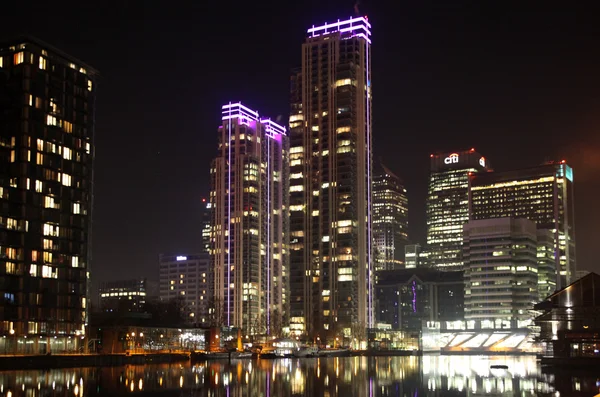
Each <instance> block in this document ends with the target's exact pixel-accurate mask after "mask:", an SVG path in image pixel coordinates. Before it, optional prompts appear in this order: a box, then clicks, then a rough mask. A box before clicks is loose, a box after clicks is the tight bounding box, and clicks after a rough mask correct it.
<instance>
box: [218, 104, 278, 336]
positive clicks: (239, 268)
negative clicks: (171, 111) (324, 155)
mask: <svg viewBox="0 0 600 397" xmlns="http://www.w3.org/2000/svg"><path fill="white" fill-rule="evenodd" d="M222 113H223V114H222V125H221V126H220V127H219V139H218V144H219V154H218V156H217V158H216V159H215V160H214V162H213V165H212V168H211V181H212V191H211V196H210V203H211V207H212V208H211V210H212V212H213V214H212V219H213V223H212V232H211V240H212V241H211V251H212V257H213V269H214V272H213V274H212V277H214V280H213V282H214V286H215V287H214V288H215V289H214V303H213V305H214V306H215V307H214V308H213V309H214V310H216V312H217V313H216V316H217V317H219V318H222V323H223V325H225V326H230V327H241V328H243V330H244V332H246V333H249V334H251V333H257V332H259V330H260V331H262V330H265V331H266V332H267V333H269V332H270V326H271V323H272V321H271V317H272V316H277V318H276V322H277V324H282V319H283V323H285V322H287V319H288V316H289V291H290V289H289V278H288V277H289V273H288V272H289V270H288V263H289V259H288V258H289V256H288V236H289V234H288V230H289V227H288V218H289V217H288V198H289V196H288V180H289V176H288V148H287V146H288V137H287V136H286V130H285V128H284V127H282V126H280V125H278V124H276V123H274V122H272V121H271V120H270V119H265V118H260V117H259V115H258V112H255V111H253V110H251V109H249V108H247V107H245V106H244V105H242V104H241V103H229V104H227V105H224V106H223V112H222ZM213 314H214V313H213Z"/></svg>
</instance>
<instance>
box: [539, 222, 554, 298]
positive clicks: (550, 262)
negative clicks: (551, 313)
mask: <svg viewBox="0 0 600 397" xmlns="http://www.w3.org/2000/svg"><path fill="white" fill-rule="evenodd" d="M537 262H538V294H539V300H540V301H541V300H544V299H546V298H547V297H549V296H550V295H552V294H553V293H554V292H555V291H556V262H555V261H554V233H552V230H548V229H539V228H538V230H537Z"/></svg>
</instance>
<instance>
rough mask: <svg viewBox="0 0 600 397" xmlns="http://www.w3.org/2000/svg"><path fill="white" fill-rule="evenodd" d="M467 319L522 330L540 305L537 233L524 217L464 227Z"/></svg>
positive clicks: (485, 220)
mask: <svg viewBox="0 0 600 397" xmlns="http://www.w3.org/2000/svg"><path fill="white" fill-rule="evenodd" d="M463 250H464V256H463V258H464V269H465V320H479V321H482V322H484V321H488V322H492V323H494V324H495V323H499V324H500V325H502V326H503V327H506V328H521V327H522V326H526V325H527V322H528V321H530V320H531V319H532V312H531V310H532V308H533V305H534V304H535V303H537V302H538V296H539V295H538V262H537V230H536V227H535V223H533V222H531V221H530V220H528V219H524V218H516V219H515V218H496V219H483V220H474V221H469V222H468V223H466V224H465V225H464V246H463Z"/></svg>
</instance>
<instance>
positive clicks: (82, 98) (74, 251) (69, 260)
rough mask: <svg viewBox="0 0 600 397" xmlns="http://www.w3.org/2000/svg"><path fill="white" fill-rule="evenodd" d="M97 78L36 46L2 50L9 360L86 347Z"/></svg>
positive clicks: (1, 289)
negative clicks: (15, 356)
mask: <svg viewBox="0 0 600 397" xmlns="http://www.w3.org/2000/svg"><path fill="white" fill-rule="evenodd" d="M96 76H97V72H96V71H95V70H94V69H92V68H91V67H89V66H87V65H85V64H83V63H82V62H81V61H78V60H77V59H75V58H73V57H71V56H70V55H67V54H65V53H63V52H62V51H60V50H58V49H56V48H54V47H52V46H50V45H48V44H46V43H44V42H42V41H39V40H37V39H31V38H23V39H19V40H15V41H8V42H3V43H0V91H1V92H4V93H5V94H7V95H8V94H9V93H10V95H9V96H10V98H9V97H6V99H7V101H5V102H4V103H3V105H2V113H3V115H2V116H0V131H1V136H0V156H1V157H2V165H3V166H2V170H1V174H0V223H1V224H2V225H3V230H2V233H0V279H1V280H2V283H0V284H1V286H0V293H1V294H2V296H3V299H4V301H3V303H2V310H0V331H1V332H2V333H3V334H4V335H5V336H7V338H4V340H3V342H2V343H5V346H1V345H0V348H3V349H4V351H5V352H7V351H8V352H11V351H12V352H17V353H28V354H45V353H46V352H50V351H52V352H56V351H64V350H73V351H75V350H78V349H79V348H83V345H82V339H81V336H83V335H84V334H85V331H86V330H85V325H86V323H87V310H88V308H89V304H88V303H89V300H88V297H89V283H88V278H89V272H90V263H89V260H90V244H89V243H90V230H91V214H92V206H91V204H92V191H93V178H92V175H93V173H92V167H93V158H94V147H93V142H94V138H93V137H94V106H95V95H96V84H95V83H96ZM8 99H10V100H8ZM43 336H44V337H43ZM28 337H29V339H26V338H28ZM14 339H17V340H14ZM33 340H35V341H36V342H35V343H34V344H33V343H29V342H28V341H33ZM38 341H40V343H38Z"/></svg>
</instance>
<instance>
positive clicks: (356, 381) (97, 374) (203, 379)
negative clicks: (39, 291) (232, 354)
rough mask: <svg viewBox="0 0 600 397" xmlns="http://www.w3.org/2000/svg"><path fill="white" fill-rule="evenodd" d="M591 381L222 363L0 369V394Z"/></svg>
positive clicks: (539, 388)
mask: <svg viewBox="0 0 600 397" xmlns="http://www.w3.org/2000/svg"><path fill="white" fill-rule="evenodd" d="M493 364H505V365H507V366H508V367H509V368H508V370H495V369H494V370H492V369H490V365H493ZM596 376H598V377H599V378H600V374H599V375H596V374H594V375H592V376H577V375H574V374H570V373H567V374H564V373H559V374H549V373H543V372H542V371H541V369H540V366H539V363H538V362H537V361H536V359H535V357H528V356H520V357H484V356H424V357H372V358H368V357H347V358H320V359H317V358H305V359H279V360H238V361H236V360H233V361H232V362H231V363H229V362H227V361H226V360H224V361H211V362H204V363H199V364H195V365H191V364H190V363H182V364H162V365H140V366H135V365H132V366H125V367H104V368H77V369H53V370H47V371H43V370H19V371H3V372H0V396H7V397H16V396H27V397H35V396H70V397H82V396H126V395H139V396H207V397H217V396H224V397H245V396H252V397H254V396H256V397H261V396H262V397H267V396H282V397H285V396H324V397H333V396H342V397H351V396H359V397H360V396H364V397H375V396H378V397H387V396H410V397H417V396H543V395H548V396H550V395H552V396H556V395H557V394H556V392H557V391H558V392H560V393H559V394H560V395H561V396H566V395H573V394H575V395H577V394H579V393H580V395H594V394H596V393H598V387H597V386H596V384H597V382H600V379H596ZM598 384H600V383H598Z"/></svg>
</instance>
